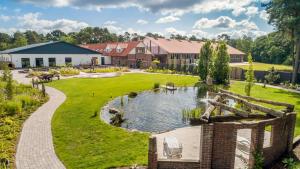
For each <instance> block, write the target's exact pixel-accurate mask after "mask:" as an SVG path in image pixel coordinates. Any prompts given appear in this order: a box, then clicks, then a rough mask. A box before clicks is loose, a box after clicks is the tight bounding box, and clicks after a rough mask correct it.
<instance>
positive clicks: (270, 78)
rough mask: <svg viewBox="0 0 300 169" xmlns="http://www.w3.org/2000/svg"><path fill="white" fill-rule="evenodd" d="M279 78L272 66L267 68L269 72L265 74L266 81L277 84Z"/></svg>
mask: <svg viewBox="0 0 300 169" xmlns="http://www.w3.org/2000/svg"><path fill="white" fill-rule="evenodd" d="M279 78H280V75H279V74H278V72H277V71H276V70H275V68H274V67H272V68H271V69H270V70H269V73H268V74H267V75H266V76H265V79H266V80H267V82H268V83H269V84H277V83H279Z"/></svg>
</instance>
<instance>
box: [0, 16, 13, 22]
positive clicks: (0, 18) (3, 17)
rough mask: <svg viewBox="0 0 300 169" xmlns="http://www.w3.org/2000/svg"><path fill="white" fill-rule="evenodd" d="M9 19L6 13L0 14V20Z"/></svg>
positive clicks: (5, 20)
mask: <svg viewBox="0 0 300 169" xmlns="http://www.w3.org/2000/svg"><path fill="white" fill-rule="evenodd" d="M10 19H11V17H10V16H7V15H2V14H1V15H0V21H4V22H7V21H9V20H10Z"/></svg>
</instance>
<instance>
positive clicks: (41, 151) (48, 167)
mask: <svg viewBox="0 0 300 169" xmlns="http://www.w3.org/2000/svg"><path fill="white" fill-rule="evenodd" d="M13 76H14V79H15V80H17V81H18V82H20V83H27V84H28V83H30V79H29V80H28V79H27V78H25V75H24V74H18V73H17V72H16V71H14V72H13ZM46 92H47V93H48V95H49V101H48V102H47V103H45V104H43V105H42V106H41V107H39V108H38V109H37V110H36V111H35V112H34V113H32V114H31V116H30V117H29V118H28V119H27V120H26V121H25V123H24V124H23V128H22V132H21V136H20V140H19V143H18V146H17V153H16V167H17V169H65V167H64V165H63V164H62V162H61V161H60V160H59V159H58V158H57V156H56V154H55V151H54V146H53V141H52V140H53V139H52V133H51V119H52V116H53V114H54V112H55V110H56V109H57V108H58V107H59V106H60V105H61V104H62V103H63V102H64V101H65V100H66V96H65V94H64V93H62V92H61V91H59V90H56V89H54V88H52V87H46Z"/></svg>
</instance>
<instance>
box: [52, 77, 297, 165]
mask: <svg viewBox="0 0 300 169" xmlns="http://www.w3.org/2000/svg"><path fill="white" fill-rule="evenodd" d="M168 81H172V82H175V83H176V85H183V86H184V85H193V84H194V83H195V82H197V81H198V78H197V77H192V76H178V75H166V74H164V75H162V74H126V75H123V76H120V77H115V78H100V79H68V80H60V81H55V82H52V83H50V84H49V85H50V86H53V87H55V88H57V89H59V90H61V91H63V92H64V93H65V94H66V95H67V100H66V102H65V103H64V104H63V105H62V106H61V107H60V108H59V109H58V110H57V111H56V113H55V115H54V118H53V120H52V131H53V139H54V144H55V151H56V153H57V154H58V156H59V158H60V159H61V160H62V161H63V163H64V164H65V166H66V167H67V168H72V169H73V168H108V167H114V166H128V165H133V164H147V150H148V136H149V135H148V134H146V133H144V134H142V133H138V132H133V133H132V132H127V131H125V130H123V129H120V128H116V127H112V126H110V125H107V124H105V123H104V122H102V121H101V120H99V115H98V116H97V117H95V116H94V113H95V111H99V110H100V108H101V107H102V106H104V105H105V104H106V103H107V102H108V101H109V100H111V99H113V98H115V97H117V96H120V95H125V94H127V93H129V92H131V91H143V90H148V89H151V88H152V87H153V84H154V83H156V82H159V83H160V84H165V83H166V82H168ZM231 90H232V91H235V92H239V93H244V86H243V84H242V82H234V83H233V84H232V88H231ZM93 93H94V96H93ZM253 96H257V97H260V98H265V99H272V100H277V101H283V102H289V103H292V104H297V106H296V109H297V111H298V112H299V111H300V99H299V98H300V95H296V94H293V93H289V92H285V91H282V90H278V89H272V88H262V87H261V86H256V87H254V90H253ZM297 121H298V125H297V129H296V135H299V134H300V126H299V124H300V122H299V118H298V120H297Z"/></svg>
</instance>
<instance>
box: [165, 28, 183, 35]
mask: <svg viewBox="0 0 300 169" xmlns="http://www.w3.org/2000/svg"><path fill="white" fill-rule="evenodd" d="M165 32H166V33H167V35H171V34H174V35H177V34H179V35H186V31H183V30H177V29H175V28H174V27H169V28H166V29H165Z"/></svg>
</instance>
